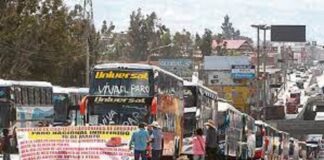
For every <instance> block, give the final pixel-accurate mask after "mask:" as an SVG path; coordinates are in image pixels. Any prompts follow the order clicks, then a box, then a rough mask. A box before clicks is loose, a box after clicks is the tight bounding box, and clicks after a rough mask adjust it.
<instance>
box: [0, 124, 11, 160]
mask: <svg viewBox="0 0 324 160" xmlns="http://www.w3.org/2000/svg"><path fill="white" fill-rule="evenodd" d="M2 134H3V137H2V139H1V148H2V154H3V160H10V152H11V145H10V138H11V137H10V136H9V130H8V129H3V130H2Z"/></svg>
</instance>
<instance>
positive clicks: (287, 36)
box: [271, 25, 306, 42]
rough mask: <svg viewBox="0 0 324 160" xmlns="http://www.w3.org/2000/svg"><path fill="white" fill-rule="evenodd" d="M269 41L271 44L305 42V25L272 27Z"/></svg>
mask: <svg viewBox="0 0 324 160" xmlns="http://www.w3.org/2000/svg"><path fill="white" fill-rule="evenodd" d="M271 41H272V42H305V41H306V26H305V25H272V26H271Z"/></svg>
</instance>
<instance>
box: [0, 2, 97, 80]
mask: <svg viewBox="0 0 324 160" xmlns="http://www.w3.org/2000/svg"><path fill="white" fill-rule="evenodd" d="M0 8H1V9H0V13H1V14H0V52H1V54H0V77H1V78H4V79H16V80H22V79H24V80H45V81H50V82H52V83H54V84H58V85H63V86H71V85H73V86H81V85H82V84H84V77H85V76H84V74H85V60H84V59H85V49H84V46H85V45H84V43H86V41H85V40H84V38H85V37H84V28H85V27H86V26H89V25H90V23H89V21H88V20H87V19H84V18H83V17H82V10H83V9H82V7H81V6H80V5H76V6H75V8H74V9H73V10H71V11H70V10H68V8H67V7H66V6H65V5H64V4H63V0H28V1H21V0H11V1H1V2H0ZM89 28H90V29H91V30H90V34H89V35H90V37H89V39H88V41H89V42H90V46H89V48H90V52H91V57H94V58H96V53H97V51H96V48H97V42H98V39H99V36H100V35H99V33H97V32H96V30H95V28H94V26H89ZM94 58H92V59H91V60H92V63H94V62H95V61H96V59H94Z"/></svg>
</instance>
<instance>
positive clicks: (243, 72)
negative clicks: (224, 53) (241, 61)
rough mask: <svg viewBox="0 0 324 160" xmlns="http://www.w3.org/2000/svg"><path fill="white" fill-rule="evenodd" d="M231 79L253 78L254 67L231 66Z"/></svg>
mask: <svg viewBox="0 0 324 160" xmlns="http://www.w3.org/2000/svg"><path fill="white" fill-rule="evenodd" d="M232 77H233V79H253V78H255V66H253V65H232Z"/></svg>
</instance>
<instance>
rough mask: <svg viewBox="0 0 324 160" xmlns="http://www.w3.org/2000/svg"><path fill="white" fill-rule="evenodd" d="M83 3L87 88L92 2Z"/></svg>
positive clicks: (86, 82)
mask: <svg viewBox="0 0 324 160" xmlns="http://www.w3.org/2000/svg"><path fill="white" fill-rule="evenodd" d="M81 2H83V18H84V20H85V22H86V24H85V28H84V40H85V53H86V55H85V56H86V66H85V85H86V87H89V74H90V47H89V41H90V29H91V28H90V27H92V26H93V8H92V0H82V1H81Z"/></svg>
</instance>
